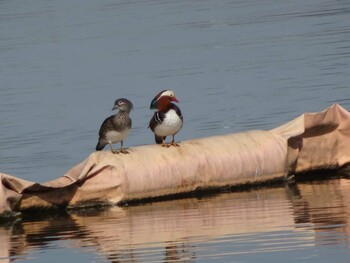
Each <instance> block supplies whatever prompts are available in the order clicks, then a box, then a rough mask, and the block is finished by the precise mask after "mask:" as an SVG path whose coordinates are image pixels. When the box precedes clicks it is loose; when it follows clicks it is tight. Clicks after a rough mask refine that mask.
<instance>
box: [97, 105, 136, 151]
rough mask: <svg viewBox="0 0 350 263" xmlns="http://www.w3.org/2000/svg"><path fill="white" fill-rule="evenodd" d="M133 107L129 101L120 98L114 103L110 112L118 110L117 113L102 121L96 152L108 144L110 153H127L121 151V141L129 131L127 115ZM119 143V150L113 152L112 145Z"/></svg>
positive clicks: (129, 122)
mask: <svg viewBox="0 0 350 263" xmlns="http://www.w3.org/2000/svg"><path fill="white" fill-rule="evenodd" d="M132 108H133V105H132V103H131V101H129V100H127V99H125V98H121V99H117V100H116V101H115V103H114V107H113V108H112V110H116V109H119V111H118V113H117V114H115V115H112V116H110V117H108V118H107V119H105V120H104V122H103V123H102V125H101V128H100V131H99V139H98V143H97V145H96V151H101V150H102V149H103V148H104V147H105V146H106V144H109V147H110V148H111V152H112V153H119V152H120V153H128V151H126V150H124V149H123V141H124V140H125V139H126V138H127V137H128V134H129V131H130V129H131V125H132V122H131V119H130V117H129V113H130V111H131V109H132ZM118 142H120V150H119V151H117V150H114V149H113V148H112V143H118Z"/></svg>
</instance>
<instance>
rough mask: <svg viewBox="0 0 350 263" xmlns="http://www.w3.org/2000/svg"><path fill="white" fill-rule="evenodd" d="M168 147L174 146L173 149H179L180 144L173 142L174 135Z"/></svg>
mask: <svg viewBox="0 0 350 263" xmlns="http://www.w3.org/2000/svg"><path fill="white" fill-rule="evenodd" d="M170 145H172V146H175V147H180V144H178V143H176V142H175V135H173V139H172V141H171V143H170Z"/></svg>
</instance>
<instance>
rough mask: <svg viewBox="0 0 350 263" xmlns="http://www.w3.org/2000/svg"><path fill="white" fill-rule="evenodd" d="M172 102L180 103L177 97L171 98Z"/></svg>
mask: <svg viewBox="0 0 350 263" xmlns="http://www.w3.org/2000/svg"><path fill="white" fill-rule="evenodd" d="M171 101H175V102H179V101H178V100H177V98H176V97H171Z"/></svg>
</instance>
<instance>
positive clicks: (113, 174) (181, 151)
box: [0, 104, 350, 213]
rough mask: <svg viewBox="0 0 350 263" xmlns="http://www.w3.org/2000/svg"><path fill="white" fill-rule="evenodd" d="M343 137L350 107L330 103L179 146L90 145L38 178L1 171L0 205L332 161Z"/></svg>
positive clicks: (82, 200) (161, 191) (166, 189)
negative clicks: (116, 149) (121, 150)
mask: <svg viewBox="0 0 350 263" xmlns="http://www.w3.org/2000/svg"><path fill="white" fill-rule="evenodd" d="M349 143H350V113H349V112H348V111H346V110H345V109H344V108H342V107H341V106H339V105H337V104H335V105H333V106H331V107H330V108H328V109H326V110H325V111H323V112H319V113H305V114H303V115H301V116H299V117H298V118H296V119H294V120H293V121H291V122H289V123H286V124H284V125H282V126H280V127H278V128H275V129H273V130H270V131H261V130H255V131H247V132H241V133H234V134H228V135H222V136H213V137H207V138H202V139H194V140H188V141H183V142H181V146H180V147H170V148H163V147H160V146H159V145H146V146H138V147H132V148H130V149H129V151H130V154H112V153H110V152H109V151H105V152H94V153H92V154H91V155H90V156H89V157H88V158H87V159H86V160H84V161H83V162H82V163H80V164H78V165H76V166H75V167H73V168H72V169H71V170H69V171H68V172H67V173H66V174H65V175H64V176H62V177H60V178H58V179H56V180H53V181H50V182H46V183H43V184H39V183H34V182H30V181H26V180H22V179H20V178H17V177H14V176H10V175H6V174H1V173H0V178H1V184H0V213H5V212H12V211H23V210H26V209H40V208H53V207H74V206H81V205H95V204H118V203H121V202H127V201H131V200H137V199H145V198H154V197H161V196H165V195H173V194H179V193H186V192H191V191H195V190H197V189H209V188H220V187H227V186H236V185H242V184H250V183H257V182H259V183H263V182H267V181H270V180H275V179H283V178H284V177H286V176H287V175H288V174H292V173H300V172H305V171H311V170H319V169H338V168H341V167H344V166H346V165H347V164H348V163H349V162H350V148H349V147H348V145H349ZM18 165H20V164H18Z"/></svg>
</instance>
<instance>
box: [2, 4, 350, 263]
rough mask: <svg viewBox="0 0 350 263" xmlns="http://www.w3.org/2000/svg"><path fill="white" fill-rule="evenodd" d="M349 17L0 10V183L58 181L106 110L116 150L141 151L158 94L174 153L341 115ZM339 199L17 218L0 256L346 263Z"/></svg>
mask: <svg viewBox="0 0 350 263" xmlns="http://www.w3.org/2000/svg"><path fill="white" fill-rule="evenodd" d="M349 18H350V3H349V2H348V1H334V0H296V1H278V0H259V1H257V0H251V1H228V0H226V1H224V0H215V1H209V0H203V1H187V0H179V1H171V0H164V1H163V0H162V1H158V0H140V1H121V0H119V1H116V0H102V1H93V0H86V1H71V0H60V1H52V0H33V1H31V2H30V4H29V3H27V2H24V1H20V0H11V1H0V61H1V64H0V80H1V82H0V119H1V124H0V171H1V172H5V173H8V174H11V175H15V176H18V177H21V178H24V179H28V180H31V181H38V182H44V181H48V180H51V179H54V178H57V177H59V176H61V175H63V174H64V173H65V172H66V171H67V170H69V169H70V168H71V167H72V166H74V165H75V164H76V163H78V162H80V161H82V160H84V159H85V158H86V157H87V156H88V155H89V154H90V153H91V152H92V151H94V147H95V145H96V143H97V133H98V129H99V127H100V124H101V123H102V121H103V120H104V119H105V118H106V117H108V116H109V115H110V114H112V112H111V111H110V109H111V108H112V106H113V103H114V100H115V99H116V98H119V97H127V98H129V99H130V100H131V101H132V102H133V103H134V105H135V108H134V110H133V112H132V119H133V124H134V126H133V129H132V132H131V134H130V136H129V138H128V139H127V140H126V141H125V146H127V147H133V146H137V145H141V144H150V143H153V136H152V134H151V132H150V131H149V130H148V129H147V126H148V121H149V119H150V118H151V116H152V111H150V110H149V104H150V101H151V100H152V98H153V97H154V95H155V94H157V93H158V92H159V91H160V90H163V89H173V90H175V91H176V93H177V97H178V99H179V100H180V103H179V106H180V107H181V109H182V112H183V115H184V118H185V125H184V127H183V129H182V130H181V132H180V133H179V134H178V136H177V139H178V140H180V141H181V140H187V139H191V138H199V137H205V136H211V135H218V134H226V133H231V132H238V131H244V130H250V129H271V128H274V127H276V126H278V125H280V124H283V123H285V122H287V121H289V120H291V119H293V118H295V117H297V116H298V115H300V114H302V113H303V112H313V111H320V110H323V109H325V108H326V107H328V106H330V105H331V104H333V103H340V104H341V105H342V106H344V107H345V108H347V109H350V90H349V83H350V74H349V68H350V22H349V21H350V19H349ZM347 187H348V179H346V178H343V179H335V180H331V181H329V182H328V181H322V182H314V183H301V184H298V185H297V186H293V187H291V186H289V187H280V188H271V189H264V190H257V191H251V192H244V193H225V194H219V195H217V196H213V197H203V198H201V199H183V200H178V201H169V202H164V203H163V202H162V203H153V204H147V205H140V206H133V207H123V208H111V209H108V210H102V211H90V212H79V213H78V212H77V213H69V214H64V213H63V214H62V213H58V214H57V215H50V217H49V218H47V217H43V218H41V217H38V218H33V217H29V218H26V217H24V218H23V219H22V220H21V221H19V222H18V223H16V224H15V225H9V226H7V227H5V228H4V227H2V228H0V231H1V232H2V234H1V235H0V238H1V239H2V240H4V241H3V242H1V244H6V245H4V246H3V247H2V248H1V249H2V255H4V261H7V260H11V261H12V260H17V261H32V262H40V261H41V262H48V261H49V260H50V262H55V261H57V262H62V261H64V260H67V261H78V260H79V261H80V260H82V261H83V260H85V261H102V262H104V261H105V262H107V261H118V260H119V261H124V262H125V261H126V262H128V261H129V262H130V261H133V262H135V261H136V262H144V261H155V262H163V261H165V262H166V261H170V260H171V259H173V260H174V261H180V262H181V261H182V262H184V261H185V262H186V261H187V262H193V261H194V262H214V261H215V262H217V261H218V262H220V261H221V262H232V261H236V262H248V261H250V262H251V261H266V262H270V261H271V258H276V260H277V259H279V260H278V261H282V260H283V261H294V262H295V261H311V262H312V261H314V262H316V261H317V262H329V261H331V260H334V259H337V260H336V261H337V262H347V260H348V259H347V258H348V256H349V255H348V240H349V231H348V229H349V226H348V215H349V210H348V205H347V200H348V195H347V194H346V192H348V191H347V190H348V189H347ZM328 191H330V192H328ZM330 193H332V194H330ZM45 214H46V213H44V212H43V215H45Z"/></svg>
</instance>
